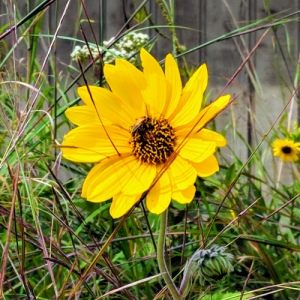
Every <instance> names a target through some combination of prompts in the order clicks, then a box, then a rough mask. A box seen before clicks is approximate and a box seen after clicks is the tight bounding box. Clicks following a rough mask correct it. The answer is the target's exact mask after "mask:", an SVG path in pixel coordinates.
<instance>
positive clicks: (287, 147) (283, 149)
mask: <svg viewBox="0 0 300 300" xmlns="http://www.w3.org/2000/svg"><path fill="white" fill-rule="evenodd" d="M281 150H282V152H283V153H285V154H290V153H291V152H292V148H291V147H289V146H284V147H282V148H281Z"/></svg>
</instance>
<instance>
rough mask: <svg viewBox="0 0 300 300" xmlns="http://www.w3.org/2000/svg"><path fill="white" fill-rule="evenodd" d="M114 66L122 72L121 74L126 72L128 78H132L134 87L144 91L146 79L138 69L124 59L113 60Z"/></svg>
mask: <svg viewBox="0 0 300 300" xmlns="http://www.w3.org/2000/svg"><path fill="white" fill-rule="evenodd" d="M115 64H116V66H117V67H118V68H119V69H121V70H123V72H127V74H128V76H130V77H131V78H134V81H135V82H136V85H137V86H138V87H139V88H140V89H141V90H144V89H145V88H146V86H147V82H146V78H145V76H144V74H143V72H141V71H140V70H139V69H138V68H136V67H135V66H134V65H133V64H131V63H130V62H129V61H127V60H125V59H120V58H117V59H116V60H115Z"/></svg>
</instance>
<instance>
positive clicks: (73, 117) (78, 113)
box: [65, 105, 109, 125]
mask: <svg viewBox="0 0 300 300" xmlns="http://www.w3.org/2000/svg"><path fill="white" fill-rule="evenodd" d="M65 114H66V116H67V118H68V119H69V120H70V121H71V122H72V123H73V124H75V125H85V124H87V123H99V122H100V121H99V117H98V116H97V114H96V110H95V109H94V108H92V107H89V106H87V105H80V106H74V107H70V108H68V109H67V110H66V111H65ZM102 121H104V122H105V124H108V123H109V122H108V121H107V120H105V119H104V118H103V120H102Z"/></svg>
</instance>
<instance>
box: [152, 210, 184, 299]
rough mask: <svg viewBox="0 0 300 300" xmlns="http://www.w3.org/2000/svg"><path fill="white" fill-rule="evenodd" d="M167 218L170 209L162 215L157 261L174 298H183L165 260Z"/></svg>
mask: <svg viewBox="0 0 300 300" xmlns="http://www.w3.org/2000/svg"><path fill="white" fill-rule="evenodd" d="M167 220H168V210H166V211H165V212H163V213H162V214H161V215H160V229H159V235H158V245H157V261H158V267H159V270H160V272H161V273H164V274H163V278H164V280H165V283H166V285H167V287H168V289H169V291H170V293H171V295H172V297H173V299H174V300H182V296H181V295H180V294H179V292H178V290H177V288H176V286H175V284H174V282H173V280H172V278H171V276H170V274H169V271H168V268H167V266H166V262H165V241H166V232H167Z"/></svg>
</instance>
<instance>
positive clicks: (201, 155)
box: [178, 138, 216, 163]
mask: <svg viewBox="0 0 300 300" xmlns="http://www.w3.org/2000/svg"><path fill="white" fill-rule="evenodd" d="M180 142H181V141H180V140H179V141H178V144H180ZM179 147H180V150H179V154H180V156H182V157H183V158H185V159H188V160H190V161H193V162H197V163H199V162H201V161H203V160H205V159H206V158H207V157H209V156H211V155H212V154H213V153H214V152H215V151H216V143H215V142H209V141H202V140H200V139H194V138H193V139H188V140H187V141H184V142H183V146H182V147H181V146H179Z"/></svg>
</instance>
